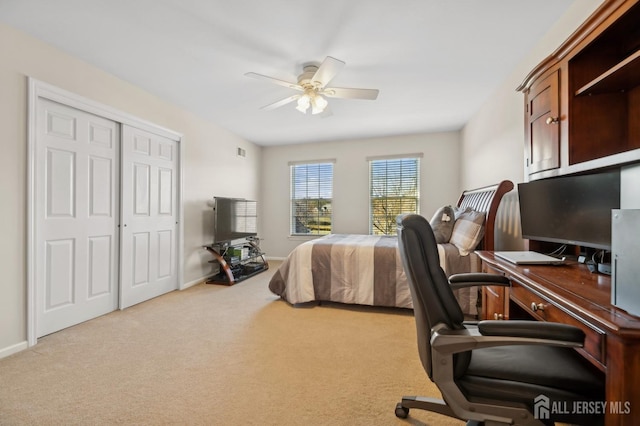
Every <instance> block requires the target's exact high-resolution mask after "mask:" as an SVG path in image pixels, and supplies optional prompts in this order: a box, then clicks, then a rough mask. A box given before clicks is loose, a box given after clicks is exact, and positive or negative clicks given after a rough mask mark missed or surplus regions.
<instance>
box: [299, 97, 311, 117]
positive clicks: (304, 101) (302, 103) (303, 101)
mask: <svg viewBox="0 0 640 426" xmlns="http://www.w3.org/2000/svg"><path fill="white" fill-rule="evenodd" d="M310 104H311V99H310V98H309V95H307V94H306V93H305V94H304V95H302V96H300V97H299V98H298V106H297V107H296V109H297V110H298V111H300V112H301V113H303V114H306V113H307V110H308V109H309V105H310Z"/></svg>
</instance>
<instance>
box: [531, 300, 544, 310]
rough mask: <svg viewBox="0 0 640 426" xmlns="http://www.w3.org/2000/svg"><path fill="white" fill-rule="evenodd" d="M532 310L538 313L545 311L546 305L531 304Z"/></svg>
mask: <svg viewBox="0 0 640 426" xmlns="http://www.w3.org/2000/svg"><path fill="white" fill-rule="evenodd" d="M531 310H532V311H533V312H536V311H544V303H538V304H536V302H531Z"/></svg>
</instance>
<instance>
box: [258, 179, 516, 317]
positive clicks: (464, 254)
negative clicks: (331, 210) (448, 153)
mask: <svg viewBox="0 0 640 426" xmlns="http://www.w3.org/2000/svg"><path fill="white" fill-rule="evenodd" d="M512 189H513V183H512V182H510V181H502V182H500V183H499V184H496V185H491V186H487V187H483V188H478V189H473V190H467V191H464V192H463V193H462V194H461V195H460V198H459V199H458V203H457V204H456V205H455V206H443V207H442V208H441V209H439V210H438V212H436V213H435V214H434V216H433V218H432V220H431V223H432V226H433V227H434V233H436V238H437V239H438V238H441V239H442V241H440V242H439V244H438V251H439V254H440V265H441V266H442V268H443V269H444V270H445V273H446V274H447V275H452V274H455V273H461V272H478V271H480V261H479V259H478V257H477V256H476V255H475V253H474V249H482V250H493V249H494V242H495V235H494V230H495V222H496V215H497V211H498V206H499V205H500V201H501V200H502V197H503V196H504V194H506V193H507V192H509V191H511V190H512ZM452 215H453V217H451V216H452ZM480 217H481V219H480ZM439 220H446V222H450V223H440V222H438V221H439ZM434 221H435V223H434ZM480 221H481V227H480V228H478V226H479V225H477V224H478V223H480ZM472 222H473V223H472ZM440 224H442V225H446V227H447V228H450V229H451V232H450V235H451V236H450V237H447V236H443V237H440V236H439V234H438V230H439V228H438V227H439V226H440ZM469 227H471V228H472V229H473V231H474V236H475V237H477V238H476V239H474V240H473V241H467V240H466V238H467V236H468V232H467V234H463V233H462V230H463V229H464V230H465V231H469V229H467V228H469ZM475 232H478V234H475ZM456 236H458V237H457V238H456ZM460 236H462V237H460ZM446 239H448V241H445V240H446ZM465 244H467V245H469V244H471V245H472V247H471V246H467V247H464V246H465ZM463 248H465V249H464V250H463ZM269 289H270V290H271V292H272V293H274V294H276V295H278V296H280V297H281V298H282V299H284V300H285V301H287V302H289V303H290V304H293V305H296V304H300V303H306V302H312V301H316V302H323V301H329V302H339V303H347V304H358V305H371V306H387V307H398V308H412V302H411V294H410V293H409V287H408V284H407V280H406V276H405V274H404V269H403V267H402V262H401V260H400V256H399V252H398V242H397V237H396V236H385V235H359V234H329V235H325V236H323V237H320V238H317V239H315V240H311V241H307V242H305V243H303V244H301V245H299V246H298V247H296V248H295V249H294V250H293V251H292V252H291V253H290V254H289V256H288V257H287V258H286V259H285V260H284V261H283V262H282V264H281V265H280V266H279V268H278V269H277V270H276V272H275V273H274V275H273V277H272V278H271V281H270V282H269ZM477 295H478V291H477V288H475V287H471V288H466V289H461V290H456V297H457V299H458V302H459V303H460V306H461V308H462V310H463V312H464V313H465V314H467V315H470V316H475V315H477V306H476V305H477V300H478V296H477Z"/></svg>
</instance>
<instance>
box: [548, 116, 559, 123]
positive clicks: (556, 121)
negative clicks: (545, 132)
mask: <svg viewBox="0 0 640 426" xmlns="http://www.w3.org/2000/svg"><path fill="white" fill-rule="evenodd" d="M559 122H560V117H547V121H546V123H547V124H558V123H559Z"/></svg>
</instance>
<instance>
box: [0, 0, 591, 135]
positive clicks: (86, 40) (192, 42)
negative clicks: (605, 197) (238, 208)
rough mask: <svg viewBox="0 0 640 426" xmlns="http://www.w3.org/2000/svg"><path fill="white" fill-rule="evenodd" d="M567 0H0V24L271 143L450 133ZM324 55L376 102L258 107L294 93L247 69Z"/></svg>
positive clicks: (292, 75)
mask: <svg viewBox="0 0 640 426" xmlns="http://www.w3.org/2000/svg"><path fill="white" fill-rule="evenodd" d="M573 1H579V0H535V1H532V0H448V1H446V0H314V1H310V0H55V1H53V0H0V22H4V23H6V24H8V25H10V26H13V27H16V28H18V29H21V30H23V31H25V32H27V33H30V34H32V35H33V36H35V37H37V38H40V39H42V40H45V41H46V42H47V43H50V44H52V45H54V46H57V47H58V48H60V49H62V50H64V51H67V52H69V53H70V54H72V55H74V56H77V57H79V58H82V59H83V60H85V61H86V62H89V63H91V64H94V65H95V66H97V67H99V68H102V69H104V70H106V71H108V72H110V73H112V74H114V75H116V76H118V77H120V78H121V79H123V80H126V81H129V82H131V83H133V84H135V85H137V86H139V87H142V88H144V89H145V90H147V91H149V92H151V93H154V94H156V95H157V96H159V97H161V98H163V99H165V100H167V101H169V102H171V103H173V104H176V105H178V106H180V107H182V108H184V109H187V110H189V111H192V112H194V113H196V114H198V115H199V116H201V117H203V118H204V119H206V120H209V121H211V122H214V123H216V124H217V125H219V126H221V127H224V128H226V129H228V130H230V131H232V132H234V133H236V134H237V135H239V136H241V137H243V138H245V139H247V140H249V141H251V142H255V143H257V144H260V145H280V144H290V143H304V142H312V141H325V140H342V139H352V138H365V137H375V136H385V135H399V134H411V133H423V132H434V131H447V130H458V129H461V128H462V126H463V125H464V124H465V123H466V122H467V120H468V119H469V118H470V117H471V116H472V115H473V114H474V113H475V112H476V111H477V110H478V109H479V108H480V106H481V105H482V103H483V102H484V101H485V100H486V99H487V97H488V96H489V95H490V94H491V93H492V92H493V91H494V90H495V89H496V88H497V86H498V85H499V84H500V82H501V81H503V79H504V78H505V77H506V76H507V75H508V74H509V73H510V71H511V70H512V69H513V67H514V66H515V65H516V64H517V63H518V61H519V60H520V59H522V58H523V57H524V56H525V55H526V54H527V52H528V51H529V50H530V49H531V48H532V47H533V46H534V45H535V43H536V42H537V41H538V40H539V39H540V37H541V36H542V35H544V33H545V32H546V31H547V30H548V29H549V28H550V27H551V26H552V25H553V24H554V23H555V22H556V21H557V20H558V18H559V17H560V16H561V15H562V14H563V13H564V12H565V11H566V10H567V8H568V7H569V5H570V4H571V3H572V2H573ZM326 56H333V57H335V58H338V59H340V60H343V61H345V62H346V66H345V67H344V68H343V69H342V71H341V72H340V74H338V76H337V77H336V78H335V79H334V80H333V81H332V84H331V85H333V86H338V87H362V88H375V89H379V90H380V95H379V96H378V99H377V100H376V101H367V100H345V99H329V107H330V109H331V112H332V113H333V115H332V116H330V117H326V118H322V117H318V116H311V115H310V114H309V115H306V116H305V115H302V114H301V113H300V112H298V111H296V110H295V103H293V104H289V105H286V106H284V107H282V108H279V109H276V110H273V111H263V110H260V107H261V106H264V105H267V104H270V103H272V102H275V101H277V100H279V99H282V98H285V97H287V96H290V95H292V94H295V93H296V92H294V91H293V90H291V89H288V88H286V87H282V86H277V85H272V84H269V83H268V82H266V81H263V80H255V79H251V78H248V77H245V76H244V74H245V73H246V72H249V71H253V72H256V73H260V74H265V75H269V76H273V77H276V78H279V79H282V80H290V81H296V78H297V76H298V74H300V73H301V72H302V66H303V64H305V63H309V62H317V63H319V62H321V61H322V60H323V59H324V58H325V57H326ZM523 77H524V76H523ZM514 89H515V88H514Z"/></svg>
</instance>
